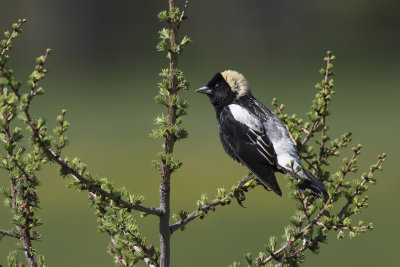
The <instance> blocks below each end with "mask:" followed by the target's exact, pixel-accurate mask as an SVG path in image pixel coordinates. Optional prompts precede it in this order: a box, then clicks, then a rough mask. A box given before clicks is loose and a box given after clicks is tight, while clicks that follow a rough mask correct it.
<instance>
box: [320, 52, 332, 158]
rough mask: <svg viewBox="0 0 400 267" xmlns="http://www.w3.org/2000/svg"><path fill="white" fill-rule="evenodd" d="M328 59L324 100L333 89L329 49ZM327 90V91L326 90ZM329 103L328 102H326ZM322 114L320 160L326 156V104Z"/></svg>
mask: <svg viewBox="0 0 400 267" xmlns="http://www.w3.org/2000/svg"><path fill="white" fill-rule="evenodd" d="M325 60H326V68H325V77H324V85H323V88H322V90H323V91H324V94H323V97H324V100H325V102H326V99H325V98H326V96H328V95H329V93H330V91H331V86H330V85H329V84H328V78H329V76H330V75H331V72H330V69H331V53H330V52H329V51H328V53H327V56H326V58H325ZM325 90H326V91H327V92H325ZM326 103H328V102H326ZM321 113H322V114H321V115H322V116H321V127H322V130H321V141H320V148H319V150H320V151H319V156H318V161H320V160H321V158H322V157H323V156H324V154H325V141H326V130H327V127H326V116H327V107H326V106H325V107H324V109H323V112H321Z"/></svg>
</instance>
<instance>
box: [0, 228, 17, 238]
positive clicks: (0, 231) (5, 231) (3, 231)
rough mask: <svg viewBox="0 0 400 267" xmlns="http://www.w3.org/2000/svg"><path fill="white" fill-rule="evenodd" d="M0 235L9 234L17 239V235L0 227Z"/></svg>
mask: <svg viewBox="0 0 400 267" xmlns="http://www.w3.org/2000/svg"><path fill="white" fill-rule="evenodd" d="M0 235H2V236H10V237H14V238H16V239H19V235H16V234H14V233H13V232H11V231H8V230H1V229H0Z"/></svg>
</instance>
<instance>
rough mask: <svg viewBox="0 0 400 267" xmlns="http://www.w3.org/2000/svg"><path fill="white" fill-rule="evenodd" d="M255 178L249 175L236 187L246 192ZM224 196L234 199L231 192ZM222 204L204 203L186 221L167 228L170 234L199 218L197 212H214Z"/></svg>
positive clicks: (217, 201) (218, 202) (216, 200)
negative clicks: (247, 184)
mask: <svg viewBox="0 0 400 267" xmlns="http://www.w3.org/2000/svg"><path fill="white" fill-rule="evenodd" d="M254 178H255V176H254V175H253V174H252V175H249V176H248V177H247V178H245V179H244V180H243V181H241V182H240V183H239V184H238V186H239V187H240V188H242V189H243V190H247V189H249V188H251V185H250V186H245V184H246V183H247V182H248V181H250V180H251V179H254ZM226 196H228V197H230V198H233V197H234V192H233V190H232V191H230V192H229V193H227V194H226ZM221 204H222V200H221V199H220V198H217V199H215V200H214V201H212V202H210V203H206V204H204V205H203V206H202V207H200V208H198V209H197V210H195V211H193V212H192V213H190V214H189V215H188V216H187V217H186V219H184V220H181V221H177V222H175V223H174V224H172V225H171V226H170V227H169V228H170V231H171V233H173V232H175V231H176V230H178V229H179V228H181V227H182V226H185V225H186V224H188V223H189V222H191V221H193V220H194V219H196V218H197V217H199V211H203V212H208V211H210V210H215V207H216V206H219V205H221Z"/></svg>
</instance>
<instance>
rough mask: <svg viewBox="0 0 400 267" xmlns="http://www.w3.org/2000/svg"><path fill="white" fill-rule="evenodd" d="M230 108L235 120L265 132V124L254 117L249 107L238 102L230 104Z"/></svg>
mask: <svg viewBox="0 0 400 267" xmlns="http://www.w3.org/2000/svg"><path fill="white" fill-rule="evenodd" d="M228 108H229V110H230V111H231V113H232V115H233V117H234V118H235V120H237V121H239V122H241V123H243V124H244V125H246V126H247V127H249V128H250V129H252V130H254V131H257V132H263V126H262V124H261V122H260V121H259V120H258V119H257V118H256V117H254V115H252V114H251V113H250V112H249V111H248V110H247V109H245V108H243V107H241V106H239V105H237V104H230V105H229V106H228Z"/></svg>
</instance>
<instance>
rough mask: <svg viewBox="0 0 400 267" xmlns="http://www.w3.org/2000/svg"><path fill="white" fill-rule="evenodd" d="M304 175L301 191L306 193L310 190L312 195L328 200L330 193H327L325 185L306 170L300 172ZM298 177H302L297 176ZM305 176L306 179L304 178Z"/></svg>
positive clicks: (300, 186) (300, 185)
mask: <svg viewBox="0 0 400 267" xmlns="http://www.w3.org/2000/svg"><path fill="white" fill-rule="evenodd" d="M300 173H301V174H304V175H302V176H301V178H302V179H303V181H302V182H301V183H300V184H299V189H300V190H301V191H304V190H306V189H310V191H311V194H312V195H313V196H316V197H320V198H326V197H327V196H328V192H327V191H326V187H325V185H324V183H322V182H321V181H320V180H318V179H317V178H315V177H314V175H312V174H311V173H309V172H307V171H306V170H305V169H304V168H303V171H301V172H300ZM297 176H300V175H299V174H297ZM303 176H304V177H303Z"/></svg>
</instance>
